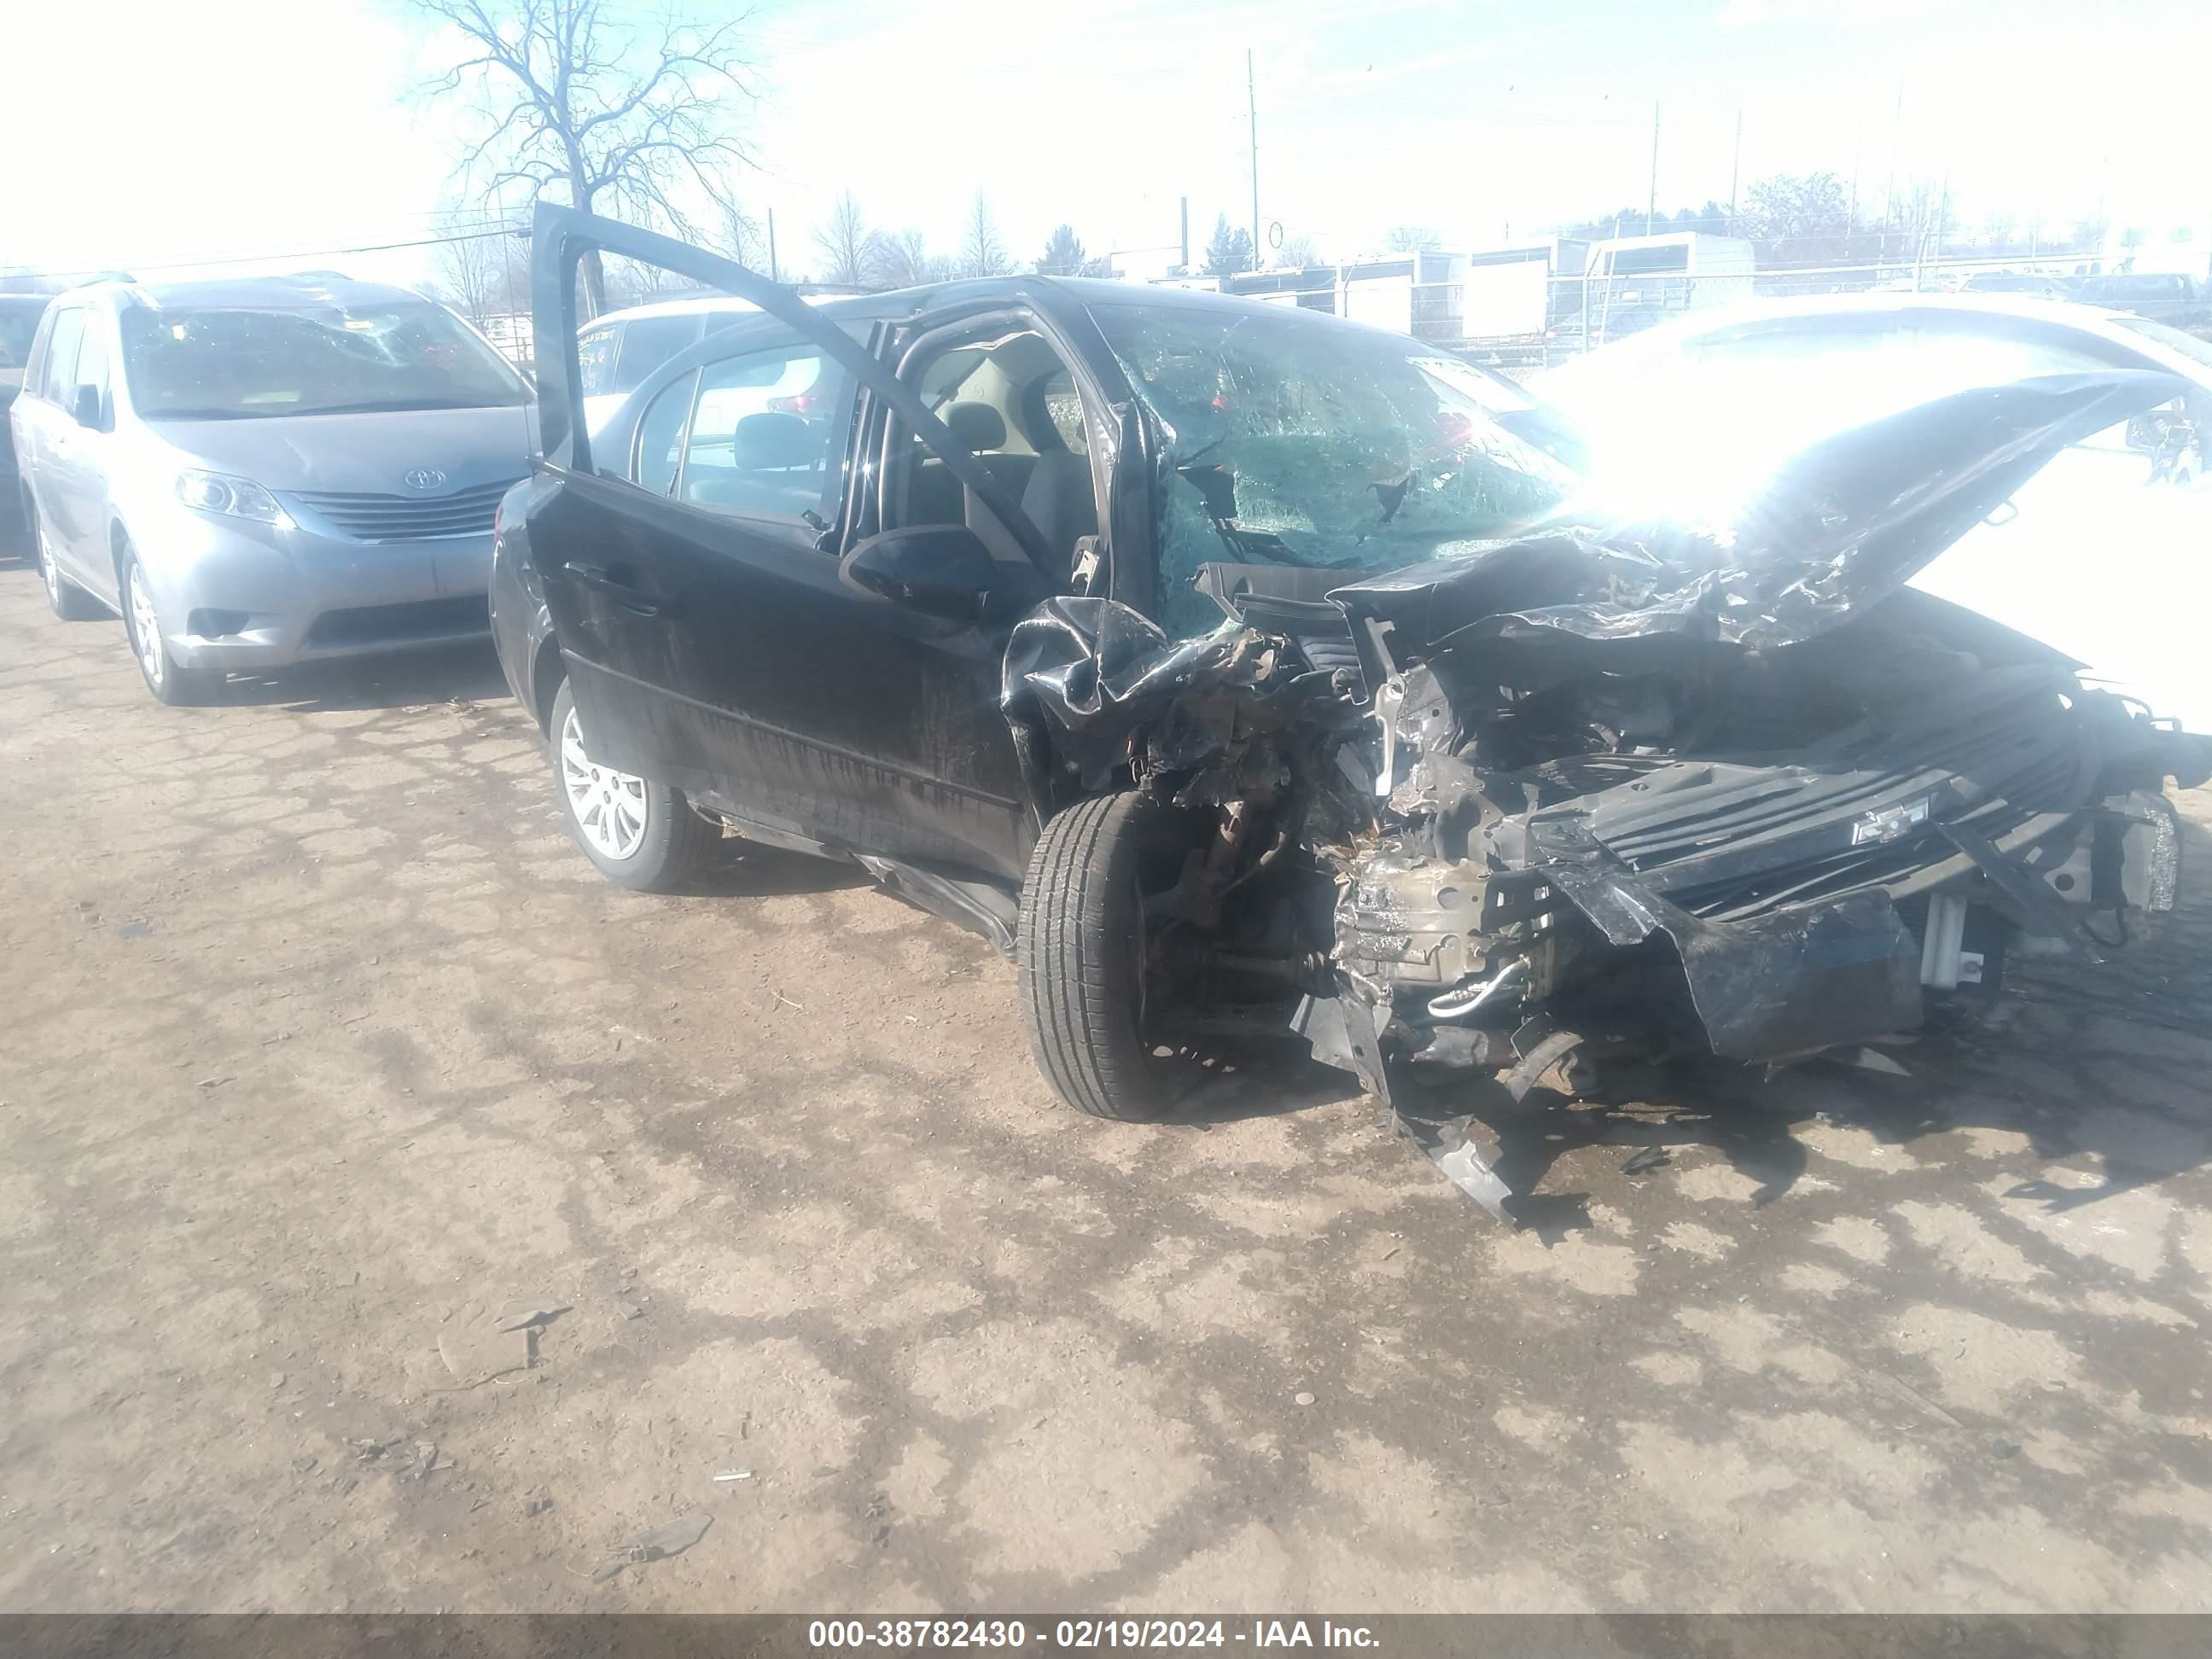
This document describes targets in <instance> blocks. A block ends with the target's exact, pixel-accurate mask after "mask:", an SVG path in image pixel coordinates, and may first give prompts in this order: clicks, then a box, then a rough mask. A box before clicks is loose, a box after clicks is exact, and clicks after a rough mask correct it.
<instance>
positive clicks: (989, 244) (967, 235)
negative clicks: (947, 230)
mask: <svg viewBox="0 0 2212 1659" xmlns="http://www.w3.org/2000/svg"><path fill="white" fill-rule="evenodd" d="M954 263H955V265H956V267H957V270H958V272H959V274H960V275H961V276H1005V275H1006V273H1007V272H1008V271H1010V270H1012V269H1013V268H1014V262H1013V258H1012V256H1011V255H1010V254H1008V253H1007V252H1006V244H1005V243H1004V242H1001V241H1000V240H999V226H998V222H997V221H996V220H995V219H994V218H993V217H992V216H991V204H990V202H989V201H988V200H987V198H986V197H984V196H983V194H982V192H981V191H977V192H976V195H975V206H973V207H972V208H970V209H969V210H968V217H967V220H966V222H964V223H963V225H962V227H961V231H960V252H959V255H958V257H957V259H956V260H955V262H954Z"/></svg>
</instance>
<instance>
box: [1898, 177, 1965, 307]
mask: <svg viewBox="0 0 2212 1659" xmlns="http://www.w3.org/2000/svg"><path fill="white" fill-rule="evenodd" d="M1883 216H1884V219H1885V221H1886V228H1885V229H1884V231H1883V234H1882V241H1883V245H1884V246H1883V252H1884V254H1885V255H1886V257H1888V258H1904V259H1909V260H1911V262H1912V266H1913V280H1914V283H1916V284H1917V283H1920V282H1922V281H1923V280H1925V273H1924V271H1923V267H1924V266H1925V265H1926V264H1929V262H1930V261H1933V260H1937V259H1940V258H1942V252H1943V240H1944V236H1945V234H1946V233H1947V231H1948V228H1949V225H1950V220H1951V186H1950V182H1949V181H1948V179H1947V180H1945V181H1943V182H1942V183H1941V184H1938V183H1936V182H1935V181H1934V180H1932V179H1915V180H1913V181H1912V182H1911V183H1910V184H1907V185H1900V186H1899V188H1898V190H1897V192H1896V193H1895V194H1894V195H1893V196H1892V197H1890V199H1889V201H1888V203H1887V204H1886V206H1885V208H1884V210H1883ZM1893 239H1894V240H1893Z"/></svg>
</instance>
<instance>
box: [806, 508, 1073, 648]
mask: <svg viewBox="0 0 2212 1659" xmlns="http://www.w3.org/2000/svg"><path fill="white" fill-rule="evenodd" d="M837 574H838V577H839V579H840V580H842V581H844V582H845V583H846V585H847V586H851V587H855V588H858V589H859V590H860V592H863V593H873V594H876V595H878V596H879V597H880V598H883V599H889V600H890V601H891V602H892V603H893V604H895V605H904V606H906V607H907V608H908V610H910V611H921V613H922V614H923V615H924V616H927V617H944V618H945V620H947V621H948V622H963V623H973V622H983V621H988V620H992V619H994V618H996V617H1004V616H1006V615H1008V614H1010V612H1012V611H1015V610H1021V611H1026V610H1027V609H1029V607H1030V605H1034V604H1036V601H1037V599H1039V598H1041V597H1042V584H1041V583H1040V582H1038V581H1037V580H1036V579H1035V578H1034V577H1033V576H1031V575H1030V574H1029V573H1028V572H1027V571H1025V570H1024V569H1023V568H1020V567H1018V566H1015V565H1007V564H1001V563H1000V562H999V561H998V560H996V559H994V558H993V557H992V556H991V555H990V550H988V549H987V548H986V547H985V546H984V545H983V540H982V538H981V537H980V536H978V535H977V534H976V533H975V532H974V531H972V530H970V529H969V528H968V527H967V526H965V525H957V524H918V525H909V526H906V527H905V528H904V529H901V530H886V531H884V532H883V534H881V535H880V536H870V537H868V538H866V540H864V541H859V542H855V543H854V544H853V548H852V550H851V551H850V552H848V553H847V554H846V555H845V557H844V561H843V562H842V564H840V565H839V566H838V568H837Z"/></svg>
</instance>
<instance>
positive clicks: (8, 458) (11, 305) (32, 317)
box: [0, 294, 47, 551]
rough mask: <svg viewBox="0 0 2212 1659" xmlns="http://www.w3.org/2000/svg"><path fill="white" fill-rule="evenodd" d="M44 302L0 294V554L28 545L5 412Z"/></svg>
mask: <svg viewBox="0 0 2212 1659" xmlns="http://www.w3.org/2000/svg"><path fill="white" fill-rule="evenodd" d="M46 298H47V296H46V295H43V294H0V551H4V550H8V549H9V548H12V547H15V546H17V545H21V546H23V547H26V548H27V547H28V545H29V543H28V540H27V538H28V536H29V534H30V525H29V522H28V520H26V519H25V518H24V516H23V504H22V488H21V484H20V483H18V482H17V473H18V471H19V469H18V466H17V464H16V460H15V439H14V437H13V436H12V435H11V433H10V431H9V422H8V409H9V404H13V403H14V402H15V394H16V393H17V392H21V390H22V389H23V365H24V364H25V363H27V362H29V361H30V356H31V337H32V336H33V335H34V334H35V333H37V332H38V328H39V318H40V313H43V312H44V311H45V310H46Z"/></svg>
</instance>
